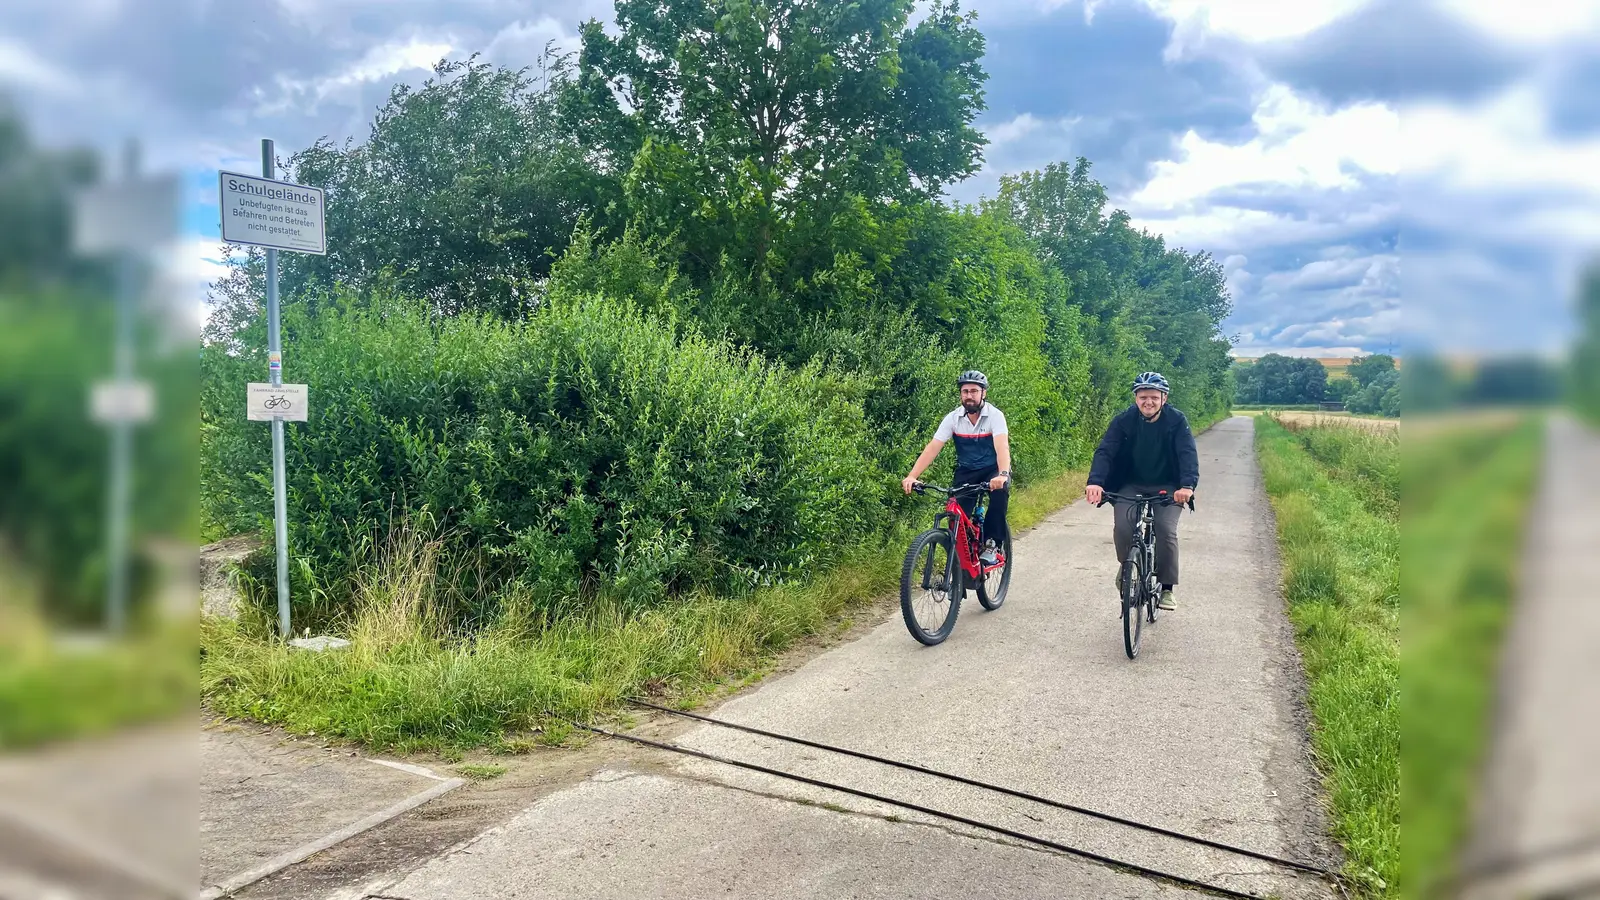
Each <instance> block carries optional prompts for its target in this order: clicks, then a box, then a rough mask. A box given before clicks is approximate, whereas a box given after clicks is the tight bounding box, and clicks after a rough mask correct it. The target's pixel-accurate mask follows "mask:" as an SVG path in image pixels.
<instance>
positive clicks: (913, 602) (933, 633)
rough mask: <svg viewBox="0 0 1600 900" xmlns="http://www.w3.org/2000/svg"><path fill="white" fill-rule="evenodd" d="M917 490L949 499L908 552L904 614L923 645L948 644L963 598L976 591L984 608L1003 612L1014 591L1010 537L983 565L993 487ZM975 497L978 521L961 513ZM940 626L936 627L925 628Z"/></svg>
mask: <svg viewBox="0 0 1600 900" xmlns="http://www.w3.org/2000/svg"><path fill="white" fill-rule="evenodd" d="M912 490H914V491H916V492H917V493H919V494H925V493H927V492H929V491H934V492H936V493H940V494H944V495H945V496H946V498H947V499H946V500H945V504H944V509H942V510H940V511H939V512H938V514H936V515H935V516H934V517H933V527H932V528H930V529H928V530H927V531H924V532H922V533H921V534H919V535H917V536H916V537H915V538H913V539H912V541H911V547H910V548H909V549H907V550H906V559H905V564H904V567H903V568H902V569H901V571H900V614H901V615H902V616H904V617H905V620H906V630H907V631H910V632H911V636H912V637H914V638H916V639H917V640H919V641H921V642H922V643H924V644H927V645H929V646H932V645H934V644H939V643H943V641H944V639H945V638H947V637H949V636H950V632H951V630H953V629H954V628H955V627H956V614H957V613H959V612H960V611H961V598H962V597H963V596H965V595H966V593H967V591H972V590H975V591H976V592H977V594H978V602H979V603H981V604H983V608H984V609H990V610H993V609H999V608H1000V604H1002V603H1004V602H1006V590H1007V589H1008V588H1009V587H1010V586H1011V538H1010V537H1009V536H1008V537H1007V538H1006V539H1005V541H1004V542H1003V543H1002V544H1000V546H999V547H998V548H997V549H996V554H995V555H996V559H995V564H994V565H992V566H985V565H983V562H982V560H980V559H979V558H978V557H979V556H980V555H981V554H982V553H983V516H984V513H985V512H986V511H987V509H988V507H989V504H988V497H989V488H988V486H987V485H983V484H972V485H967V486H965V487H958V488H955V489H953V490H952V489H951V488H942V487H935V486H933V485H931V484H923V483H922V482H920V481H919V482H917V483H916V484H914V485H912ZM968 494H976V495H977V502H976V503H975V504H973V512H974V514H975V515H976V516H977V519H976V521H974V520H973V519H972V518H969V517H968V516H967V511H966V510H965V509H962V508H961V502H960V501H961V498H962V497H965V496H966V495H968ZM925 622H927V623H937V624H932V625H930V624H925Z"/></svg>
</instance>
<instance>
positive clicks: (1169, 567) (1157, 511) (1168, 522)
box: [1112, 484, 1183, 585]
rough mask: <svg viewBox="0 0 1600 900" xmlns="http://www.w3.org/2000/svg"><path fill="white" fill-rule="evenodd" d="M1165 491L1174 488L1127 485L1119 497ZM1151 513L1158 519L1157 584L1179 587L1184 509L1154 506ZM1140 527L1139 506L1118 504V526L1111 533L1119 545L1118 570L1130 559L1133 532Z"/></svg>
mask: <svg viewBox="0 0 1600 900" xmlns="http://www.w3.org/2000/svg"><path fill="white" fill-rule="evenodd" d="M1161 490H1165V491H1166V492H1167V493H1168V494H1171V493H1173V491H1174V489H1173V488H1170V487H1169V488H1161V487H1152V486H1150V485H1147V484H1129V485H1124V486H1123V488H1122V490H1120V491H1117V493H1119V494H1129V495H1133V494H1142V495H1146V496H1148V495H1150V494H1154V493H1156V492H1157V491H1161ZM1150 511H1151V513H1152V514H1153V515H1154V516H1155V526H1156V580H1158V581H1160V582H1161V583H1162V584H1173V585H1175V584H1177V583H1178V517H1179V516H1181V515H1182V514H1183V507H1181V506H1162V505H1161V504H1158V503H1157V504H1151V507H1150ZM1138 523H1139V505H1138V504H1137V503H1122V502H1120V501H1119V502H1118V503H1117V525H1116V528H1115V529H1114V530H1113V531H1112V537H1113V539H1114V540H1115V543H1116V545H1117V566H1118V568H1119V569H1120V568H1121V566H1122V561H1123V560H1125V559H1127V558H1128V551H1129V550H1131V549H1133V528H1134V526H1135V525H1137V524H1138Z"/></svg>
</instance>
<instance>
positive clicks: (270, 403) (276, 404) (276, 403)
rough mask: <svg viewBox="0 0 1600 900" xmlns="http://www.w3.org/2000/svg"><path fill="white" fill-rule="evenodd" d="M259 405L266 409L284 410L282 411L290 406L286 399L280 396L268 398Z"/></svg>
mask: <svg viewBox="0 0 1600 900" xmlns="http://www.w3.org/2000/svg"><path fill="white" fill-rule="evenodd" d="M261 405H262V406H263V407H264V408H266V409H284V410H286V409H288V408H289V407H290V406H291V405H292V404H290V402H289V398H288V397H284V396H281V395H280V396H277V397H270V398H268V399H267V401H266V402H265V403H262V404H261Z"/></svg>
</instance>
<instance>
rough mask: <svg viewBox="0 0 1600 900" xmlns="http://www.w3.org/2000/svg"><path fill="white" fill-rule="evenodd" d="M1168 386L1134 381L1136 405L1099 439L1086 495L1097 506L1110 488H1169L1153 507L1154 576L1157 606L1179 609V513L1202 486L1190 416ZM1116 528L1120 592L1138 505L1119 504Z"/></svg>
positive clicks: (1154, 378)
mask: <svg viewBox="0 0 1600 900" xmlns="http://www.w3.org/2000/svg"><path fill="white" fill-rule="evenodd" d="M1168 391H1169V386H1168V385H1167V379H1166V378H1164V377H1162V375H1161V373H1160V372H1145V373H1144V374H1142V375H1140V376H1139V377H1138V378H1136V379H1134V381H1133V405H1132V406H1130V407H1129V408H1128V409H1126V410H1124V411H1122V412H1121V413H1118V414H1117V416H1116V417H1115V418H1113V419H1112V420H1111V424H1110V426H1109V427H1107V428H1106V433H1105V436H1104V437H1103V438H1101V439H1100V446H1099V447H1097V448H1096V449H1095V451H1094V462H1093V463H1091V464H1090V467H1089V482H1088V484H1087V485H1086V486H1085V487H1084V491H1083V493H1084V496H1085V497H1087V498H1088V500H1089V502H1090V503H1094V504H1098V503H1100V502H1101V500H1103V499H1104V497H1105V492H1106V491H1112V492H1114V493H1119V494H1122V493H1128V494H1139V495H1151V494H1156V493H1159V492H1161V491H1166V492H1167V494H1168V495H1169V496H1171V497H1172V500H1173V502H1172V503H1171V504H1159V505H1156V506H1155V509H1154V514H1155V531H1156V547H1155V551H1156V553H1155V555H1156V578H1157V580H1159V581H1160V582H1161V597H1160V599H1159V600H1158V601H1157V603H1156V605H1157V606H1159V607H1160V608H1162V609H1176V608H1177V603H1176V602H1175V601H1174V600H1173V598H1172V589H1173V588H1175V587H1177V586H1178V517H1179V516H1180V515H1181V514H1182V512H1183V510H1182V507H1183V504H1185V503H1188V502H1189V498H1191V497H1193V496H1194V491H1195V488H1196V487H1198V486H1199V484H1200V454H1199V452H1198V451H1197V450H1196V449H1195V445H1194V434H1193V433H1192V432H1191V431H1190V430H1189V419H1188V417H1187V416H1185V415H1184V414H1183V413H1182V412H1180V411H1178V409H1177V407H1173V406H1168V405H1167V394H1168ZM1116 514H1117V521H1116V526H1115V528H1113V529H1112V538H1113V542H1114V543H1115V544H1116V548H1117V566H1118V569H1117V571H1118V578H1117V579H1116V584H1117V590H1118V592H1119V593H1120V592H1121V590H1122V587H1121V580H1120V574H1121V566H1122V561H1123V560H1124V559H1127V558H1128V550H1129V549H1130V547H1131V546H1132V543H1133V531H1134V527H1135V526H1136V525H1137V524H1138V523H1137V516H1138V514H1139V509H1138V506H1136V505H1135V504H1132V503H1119V504H1117V509H1116Z"/></svg>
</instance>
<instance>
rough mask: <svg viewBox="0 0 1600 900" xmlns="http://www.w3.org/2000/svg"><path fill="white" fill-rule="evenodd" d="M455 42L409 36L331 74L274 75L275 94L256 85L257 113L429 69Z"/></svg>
mask: <svg viewBox="0 0 1600 900" xmlns="http://www.w3.org/2000/svg"><path fill="white" fill-rule="evenodd" d="M453 47H454V45H453V44H452V43H450V42H449V41H437V40H423V39H421V38H415V37H414V38H410V39H408V40H404V41H392V42H390V43H385V44H379V45H377V46H375V47H373V48H372V49H370V50H368V51H367V52H366V54H365V55H363V56H362V57H361V58H360V59H359V60H357V61H356V62H354V63H352V64H350V65H349V66H346V67H345V68H344V69H343V70H341V71H339V72H336V73H334V74H332V75H329V76H325V77H321V78H312V79H297V78H289V77H286V76H281V75H280V76H279V77H278V78H277V88H278V94H279V95H278V96H277V97H275V98H270V99H269V98H268V97H267V96H266V93H265V91H263V90H261V89H260V88H258V89H257V91H256V93H257V99H258V101H259V104H258V106H257V109H256V114H257V115H273V114H277V113H282V112H285V111H287V110H289V109H290V108H291V107H293V106H294V105H295V104H297V103H301V102H304V101H305V100H306V99H309V100H310V103H311V108H313V109H314V108H315V107H316V104H317V103H319V102H321V101H322V100H324V99H326V98H327V97H329V96H330V95H336V94H343V93H345V92H346V91H347V90H348V89H350V88H356V87H359V86H361V85H363V84H366V83H370V82H376V81H383V80H387V79H389V78H391V77H392V76H394V75H397V74H399V73H401V72H406V71H410V70H413V69H432V68H433V66H434V64H435V63H437V62H438V61H439V60H440V59H442V58H444V57H445V56H447V55H449V54H450V52H451V50H452V49H453Z"/></svg>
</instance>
